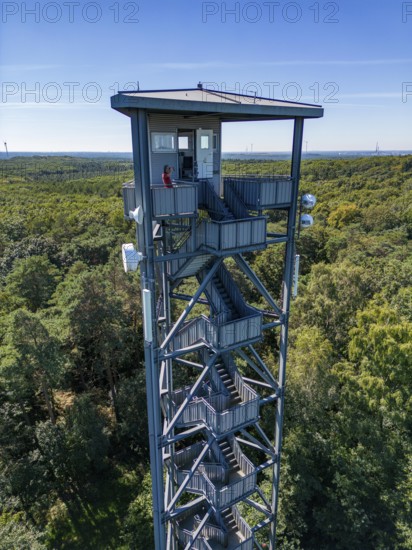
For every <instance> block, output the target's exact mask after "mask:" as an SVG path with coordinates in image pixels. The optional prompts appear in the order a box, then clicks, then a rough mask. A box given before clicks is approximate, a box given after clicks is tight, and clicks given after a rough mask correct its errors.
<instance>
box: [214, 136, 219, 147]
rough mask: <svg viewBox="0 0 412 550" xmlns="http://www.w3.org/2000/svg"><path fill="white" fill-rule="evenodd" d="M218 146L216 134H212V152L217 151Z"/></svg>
mask: <svg viewBox="0 0 412 550" xmlns="http://www.w3.org/2000/svg"><path fill="white" fill-rule="evenodd" d="M218 146H219V141H218V136H217V134H213V151H217V150H218Z"/></svg>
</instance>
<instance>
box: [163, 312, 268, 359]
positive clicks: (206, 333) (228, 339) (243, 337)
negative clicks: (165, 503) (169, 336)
mask: <svg viewBox="0 0 412 550" xmlns="http://www.w3.org/2000/svg"><path fill="white" fill-rule="evenodd" d="M246 307H247V309H246V311H247V312H248V313H249V315H248V316H244V317H241V318H239V319H234V320H232V321H228V322H222V319H221V318H219V317H217V318H216V319H217V320H216V321H214V320H211V319H209V318H208V317H206V316H205V315H201V316H200V317H197V318H196V319H193V320H191V321H189V322H188V323H186V324H184V325H183V327H182V328H181V330H180V331H179V332H178V333H177V334H176V336H175V337H174V338H173V349H174V350H177V349H183V348H187V347H189V346H192V345H193V344H195V343H197V342H199V341H203V342H205V344H206V345H208V344H210V345H211V346H213V347H214V348H215V349H225V348H229V347H236V346H240V345H243V344H244V343H245V342H252V341H256V340H258V339H261V338H262V314H261V313H260V312H257V311H256V310H254V309H253V308H250V307H248V306H246Z"/></svg>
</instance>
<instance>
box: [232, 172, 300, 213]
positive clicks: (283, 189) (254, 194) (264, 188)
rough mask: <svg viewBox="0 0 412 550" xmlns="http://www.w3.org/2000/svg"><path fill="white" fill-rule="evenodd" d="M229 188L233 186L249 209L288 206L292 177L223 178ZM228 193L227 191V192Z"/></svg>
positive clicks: (290, 197)
mask: <svg viewBox="0 0 412 550" xmlns="http://www.w3.org/2000/svg"><path fill="white" fill-rule="evenodd" d="M224 182H225V185H227V188H228V189H229V188H230V187H231V186H233V187H234V189H235V191H236V192H237V193H238V194H239V195H240V198H241V200H242V201H243V202H244V203H245V205H246V206H247V207H248V208H250V209H251V210H259V209H263V208H276V207H285V206H289V205H290V202H291V200H292V185H293V182H292V179H291V178H288V177H279V178H277V177H275V178H266V177H262V178H253V177H252V178H248V177H245V178H233V177H231V178H225V179H224ZM228 194H229V192H228Z"/></svg>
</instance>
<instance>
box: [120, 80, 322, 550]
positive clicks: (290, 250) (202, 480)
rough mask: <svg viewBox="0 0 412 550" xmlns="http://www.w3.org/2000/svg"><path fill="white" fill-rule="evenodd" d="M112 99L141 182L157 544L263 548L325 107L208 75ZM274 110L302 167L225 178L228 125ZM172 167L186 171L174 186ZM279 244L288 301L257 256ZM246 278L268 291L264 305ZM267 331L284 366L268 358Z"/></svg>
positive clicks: (127, 198) (139, 224)
mask: <svg viewBox="0 0 412 550" xmlns="http://www.w3.org/2000/svg"><path fill="white" fill-rule="evenodd" d="M112 107H113V108H114V109H116V110H118V111H120V112H121V113H123V114H126V115H128V116H129V117H130V119H131V127H132V143H133V162H134V181H133V182H129V183H126V184H124V186H123V197H124V213H125V217H126V218H127V219H130V220H134V221H135V222H136V228H137V229H136V232H137V246H136V248H135V246H134V245H133V244H127V245H123V261H124V266H125V269H126V270H134V269H136V268H137V266H138V265H139V267H140V273H141V289H142V303H143V322H144V349H145V368H146V385H147V407H148V416H149V437H150V464H151V474H152V484H153V485H152V492H153V519H154V534H155V545H156V550H177V549H184V550H190V549H192V548H194V549H198V550H220V549H228V550H235V549H236V550H240V549H241V550H249V549H250V550H252V549H254V548H258V549H262V544H263V542H262V541H263V540H265V541H267V542H269V544H270V548H271V550H274V548H275V543H276V515H277V507H278V495H279V474H280V456H281V447H282V422H283V411H284V387H285V372H286V354H287V339H288V318H289V306H290V300H291V286H292V280H293V270H294V262H295V230H296V224H297V223H298V222H297V218H298V189H299V171H300V161H301V150H302V136H303V121H304V119H305V118H319V117H322V116H323V109H322V108H320V107H319V106H315V105H307V104H300V103H293V102H285V101H277V100H272V99H266V98H260V97H251V96H245V95H238V94H233V93H227V92H219V91H215V90H207V89H203V88H202V87H201V85H199V86H198V87H197V88H194V89H185V90H157V91H154V90H151V91H137V92H120V93H118V94H117V95H115V96H113V97H112ZM262 120H266V121H270V120H272V121H273V120H290V121H292V122H291V123H292V124H293V125H294V127H293V143H292V155H291V171H290V174H288V175H286V176H285V175H282V176H280V175H279V176H278V175H273V176H270V177H266V176H265V177H258V176H254V177H251V176H244V175H242V174H236V175H235V176H230V177H223V178H222V176H221V130H222V124H224V123H225V122H235V121H243V122H246V121H262ZM165 165H168V166H173V167H175V177H176V180H175V181H174V184H173V187H171V188H167V187H165V186H164V185H163V183H162V179H161V174H162V172H163V168H164V166H165ZM271 209H282V210H284V211H285V212H286V213H287V214H286V219H287V222H286V224H285V229H284V231H282V232H281V233H273V232H270V231H268V228H267V216H266V213H267V211H270V210H271ZM279 243H284V246H285V259H284V266H283V282H282V288H281V289H279V295H282V301H281V303H278V301H277V299H275V298H274V297H272V296H271V294H270V293H269V291H268V290H267V289H266V288H265V286H264V285H263V283H262V282H261V281H260V280H259V278H258V277H257V276H256V274H255V273H254V272H253V270H252V269H251V267H250V265H249V264H248V262H247V260H246V259H245V256H244V254H245V253H247V252H257V251H262V250H264V249H266V248H267V247H268V246H276V245H279ZM242 280H243V281H247V282H248V285H249V286H250V287H253V288H254V291H255V293H256V295H258V296H259V298H258V300H257V302H256V303H254V304H253V305H251V304H250V303H248V301H247V299H246V297H245V292H244V289H243V288H242V284H240V283H239V281H242ZM267 331H272V332H273V338H275V337H276V338H278V349H279V361H278V363H279V364H278V367H277V368H275V366H274V365H266V364H265V362H264V361H263V359H262V357H261V356H260V355H259V342H260V341H261V340H262V339H263V337H264V336H265V335H266V332H267ZM270 407H272V408H273V409H274V413H275V414H274V418H275V423H274V426H273V431H272V433H265V431H264V430H263V428H262V426H261V421H260V419H261V417H264V415H265V409H266V410H268V408H270ZM262 481H263V482H264V483H262ZM268 488H269V489H268ZM248 510H251V511H253V513H249V512H248ZM245 517H247V518H251V517H253V518H254V520H253V523H252V524H251V522H250V519H249V521H247V520H246V519H245ZM261 530H262V531H261ZM259 531H261V533H265V532H266V535H265V538H264V539H263V538H262V536H261V535H259V534H258V532H259Z"/></svg>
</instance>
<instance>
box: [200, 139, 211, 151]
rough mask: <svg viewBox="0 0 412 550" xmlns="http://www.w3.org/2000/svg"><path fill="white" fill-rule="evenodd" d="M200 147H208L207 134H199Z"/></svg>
mask: <svg viewBox="0 0 412 550" xmlns="http://www.w3.org/2000/svg"><path fill="white" fill-rule="evenodd" d="M200 148H201V149H209V136H200Z"/></svg>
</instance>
